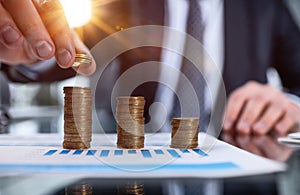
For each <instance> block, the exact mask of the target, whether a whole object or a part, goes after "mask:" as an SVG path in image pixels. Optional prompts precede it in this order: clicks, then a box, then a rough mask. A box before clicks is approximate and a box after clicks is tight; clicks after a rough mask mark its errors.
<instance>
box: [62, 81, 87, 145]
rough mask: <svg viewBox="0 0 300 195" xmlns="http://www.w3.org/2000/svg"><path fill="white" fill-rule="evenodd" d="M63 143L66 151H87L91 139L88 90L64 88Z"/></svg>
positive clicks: (83, 88)
mask: <svg viewBox="0 0 300 195" xmlns="http://www.w3.org/2000/svg"><path fill="white" fill-rule="evenodd" d="M64 94H65V105H64V142H63V147H64V148H66V149H87V148H89V147H90V142H91V137H92V95H91V90H90V88H85V87H65V88H64Z"/></svg>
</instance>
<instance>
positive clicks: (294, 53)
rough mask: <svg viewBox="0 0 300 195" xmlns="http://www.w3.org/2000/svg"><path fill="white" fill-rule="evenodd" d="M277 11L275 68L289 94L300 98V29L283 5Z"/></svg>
mask: <svg viewBox="0 0 300 195" xmlns="http://www.w3.org/2000/svg"><path fill="white" fill-rule="evenodd" d="M277 10H278V13H276V16H277V19H276V20H277V22H276V28H275V30H276V34H275V37H274V39H275V40H274V43H275V47H274V56H275V67H276V69H277V70H278V72H279V74H280V76H281V80H282V84H283V87H284V88H285V89H286V90H287V92H288V93H292V94H295V95H297V96H300V29H299V28H298V26H297V25H296V23H295V21H294V20H293V18H292V16H291V15H290V13H289V11H288V10H287V9H286V7H285V6H284V5H283V4H279V5H278V9H277Z"/></svg>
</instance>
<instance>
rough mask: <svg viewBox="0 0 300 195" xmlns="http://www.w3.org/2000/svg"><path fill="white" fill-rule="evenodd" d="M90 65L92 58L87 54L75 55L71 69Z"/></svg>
mask: <svg viewBox="0 0 300 195" xmlns="http://www.w3.org/2000/svg"><path fill="white" fill-rule="evenodd" d="M91 63H92V58H91V57H90V56H88V55H87V54H82V53H79V54H76V55H75V62H74V63H73V65H72V66H73V67H75V68H76V67H79V66H80V65H82V64H91Z"/></svg>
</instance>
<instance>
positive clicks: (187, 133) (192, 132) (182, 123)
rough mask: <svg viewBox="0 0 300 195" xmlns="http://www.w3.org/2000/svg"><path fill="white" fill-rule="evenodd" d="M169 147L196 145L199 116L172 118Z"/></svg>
mask: <svg viewBox="0 0 300 195" xmlns="http://www.w3.org/2000/svg"><path fill="white" fill-rule="evenodd" d="M171 125H172V140H171V146H170V147H171V148H179V149H189V148H196V147H198V129H199V118H173V119H172V122H171Z"/></svg>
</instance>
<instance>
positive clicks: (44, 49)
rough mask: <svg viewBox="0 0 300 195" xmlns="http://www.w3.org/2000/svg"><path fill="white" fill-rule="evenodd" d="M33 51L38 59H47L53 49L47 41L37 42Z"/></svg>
mask: <svg viewBox="0 0 300 195" xmlns="http://www.w3.org/2000/svg"><path fill="white" fill-rule="evenodd" d="M35 49H36V53H37V55H38V56H39V57H40V58H46V57H49V56H50V55H51V53H52V51H53V47H52V46H51V45H50V43H48V42H47V41H39V42H38V43H37V44H36V45H35Z"/></svg>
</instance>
